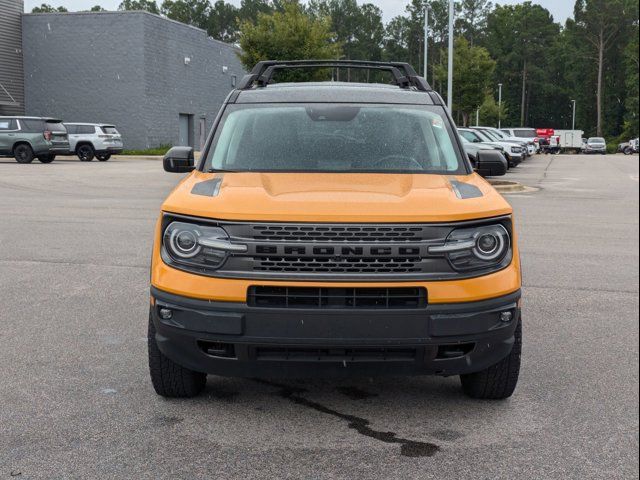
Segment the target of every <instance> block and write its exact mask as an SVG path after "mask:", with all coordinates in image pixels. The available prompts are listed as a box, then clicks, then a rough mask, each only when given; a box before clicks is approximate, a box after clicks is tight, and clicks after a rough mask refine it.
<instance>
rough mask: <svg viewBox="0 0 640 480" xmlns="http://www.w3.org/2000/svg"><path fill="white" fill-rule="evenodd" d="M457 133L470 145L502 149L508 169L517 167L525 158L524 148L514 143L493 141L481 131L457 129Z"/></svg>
mask: <svg viewBox="0 0 640 480" xmlns="http://www.w3.org/2000/svg"><path fill="white" fill-rule="evenodd" d="M458 133H459V134H460V136H462V137H463V138H466V139H467V140H468V141H469V142H471V143H483V144H485V145H493V146H498V147H502V149H503V153H504V156H505V157H506V159H507V162H508V163H509V166H510V167H517V166H518V165H519V164H520V163H522V161H523V160H524V158H525V154H526V151H527V149H526V147H525V146H520V145H516V144H515V143H511V142H506V141H500V140H495V139H494V138H491V137H490V136H489V135H487V134H486V133H485V132H483V131H481V130H474V129H471V128H458Z"/></svg>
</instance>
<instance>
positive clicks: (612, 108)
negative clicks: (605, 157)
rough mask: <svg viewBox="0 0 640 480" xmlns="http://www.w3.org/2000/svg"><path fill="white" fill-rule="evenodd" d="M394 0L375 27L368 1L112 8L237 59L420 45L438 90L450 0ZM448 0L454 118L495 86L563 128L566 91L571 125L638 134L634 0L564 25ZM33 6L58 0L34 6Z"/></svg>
mask: <svg viewBox="0 0 640 480" xmlns="http://www.w3.org/2000/svg"><path fill="white" fill-rule="evenodd" d="M397 1H405V2H406V3H407V6H406V9H405V13H404V14H403V15H400V16H397V17H395V18H393V19H391V20H390V21H389V22H388V23H387V24H386V25H385V24H384V22H383V19H382V12H381V10H380V8H378V7H377V6H375V5H374V4H373V0H307V1H304V2H303V1H299V0H241V1H240V3H239V5H238V4H237V3H236V2H234V3H232V2H231V1H230V0H158V2H156V1H154V0H123V1H122V3H121V4H120V6H119V9H120V10H146V11H149V12H152V13H155V14H158V15H163V16H166V17H168V18H171V19H173V20H178V21H180V22H184V23H187V24H190V25H194V26H196V27H199V28H202V29H204V30H206V31H207V32H208V34H209V35H210V36H211V37H213V38H215V39H218V40H222V41H225V42H230V43H234V44H238V45H240V46H241V47H242V49H243V53H242V61H243V63H244V65H245V66H246V67H247V68H249V67H251V66H252V65H253V63H254V62H255V61H257V60H259V59H264V58H276V59H290V58H302V59H304V58H307V59H308V58H314V57H315V58H338V57H340V58H347V59H360V60H393V61H405V62H409V63H411V64H412V65H413V66H414V67H415V68H416V70H417V71H418V72H420V73H423V72H424V53H425V48H427V49H428V54H429V55H428V56H429V64H428V65H427V79H428V81H429V82H430V83H431V84H432V86H433V87H434V88H435V89H436V90H438V91H440V92H445V91H446V89H447V88H446V87H447V86H446V82H447V76H446V74H445V72H446V65H447V49H446V44H447V40H448V3H449V0H397ZM455 7H456V9H455V14H456V18H455V32H454V34H455V37H456V53H455V59H454V60H455V61H454V65H455V67H454V68H455V71H454V85H453V89H454V99H453V100H454V117H455V118H456V119H458V120H459V121H460V122H463V123H466V122H471V121H472V120H473V119H474V113H475V111H476V110H477V109H478V108H479V109H480V118H481V119H483V121H484V122H492V124H496V122H497V116H498V109H499V106H498V103H497V89H498V87H497V86H498V84H502V85H503V89H502V92H503V101H502V105H501V111H500V117H501V119H502V124H503V125H505V126H520V125H521V126H534V127H551V128H569V127H570V126H571V124H572V118H571V117H572V100H575V101H576V106H577V112H576V113H577V118H576V127H577V128H580V129H582V130H585V131H586V133H587V135H592V134H596V133H598V134H602V135H604V136H607V137H617V136H622V137H623V138H624V137H629V138H630V137H633V136H637V135H638V119H639V117H640V115H639V112H638V97H639V95H638V80H639V79H638V23H639V22H638V1H637V0H575V8H574V15H573V18H570V19H568V20H567V22H566V23H565V24H564V25H561V24H560V23H558V22H556V21H555V20H554V18H553V15H552V12H550V11H549V10H547V9H545V8H543V7H542V6H540V5H538V4H536V3H535V2H532V1H525V2H522V3H518V4H514V5H494V4H493V3H492V2H491V1H490V0H456V3H455ZM427 8H428V11H429V33H428V41H427V43H426V45H425V41H424V20H425V9H427ZM99 9H100V6H99V5H96V6H95V7H93V8H92V10H95V11H99ZM33 11H34V12H57V11H65V9H64V8H62V7H60V8H54V7H52V6H50V5H48V4H43V5H41V6H40V7H36V8H34V9H33ZM354 78H355V79H358V80H360V79H361V78H360V77H359V76H352V77H351V79H352V80H353V79H354ZM367 80H372V81H373V80H379V78H378V77H376V76H375V75H374V76H372V77H367ZM627 139H628V138H627Z"/></svg>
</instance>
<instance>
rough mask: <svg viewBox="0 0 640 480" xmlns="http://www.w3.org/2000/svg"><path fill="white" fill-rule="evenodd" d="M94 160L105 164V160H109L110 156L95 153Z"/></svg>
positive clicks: (108, 154)
mask: <svg viewBox="0 0 640 480" xmlns="http://www.w3.org/2000/svg"><path fill="white" fill-rule="evenodd" d="M96 158H97V159H98V160H99V161H100V162H106V161H107V160H109V159H110V158H111V154H110V153H96Z"/></svg>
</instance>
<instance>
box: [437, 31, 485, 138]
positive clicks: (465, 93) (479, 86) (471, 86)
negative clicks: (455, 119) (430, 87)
mask: <svg viewBox="0 0 640 480" xmlns="http://www.w3.org/2000/svg"><path fill="white" fill-rule="evenodd" d="M453 64H454V68H453V85H454V95H453V110H454V113H455V114H457V115H459V116H460V117H461V118H462V124H463V125H464V126H465V127H466V126H468V125H469V120H470V118H471V116H472V115H473V114H474V113H475V111H476V110H477V109H478V108H479V107H480V105H482V104H483V102H484V101H485V99H486V95H487V92H488V91H489V88H490V86H491V82H492V79H493V72H494V70H495V67H496V62H495V60H493V59H492V58H491V56H490V55H489V52H488V51H487V50H486V49H485V48H483V47H477V46H475V47H474V46H472V45H471V44H470V43H469V42H468V41H467V40H466V39H465V38H463V37H460V38H457V39H456V41H455V48H454V53H453ZM436 77H438V78H439V80H440V81H441V82H444V81H445V79H446V78H447V69H446V67H444V66H443V67H437V69H436Z"/></svg>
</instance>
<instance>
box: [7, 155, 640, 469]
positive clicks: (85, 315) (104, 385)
mask: <svg viewBox="0 0 640 480" xmlns="http://www.w3.org/2000/svg"><path fill="white" fill-rule="evenodd" d="M178 179H179V176H176V175H171V174H167V173H164V172H163V171H162V167H161V164H160V163H159V162H157V161H152V160H139V161H135V160H121V159H114V160H111V161H109V162H106V163H102V162H100V163H98V162H91V163H80V162H78V161H77V160H74V159H68V160H56V161H55V162H54V163H52V164H50V165H41V164H39V163H38V162H34V163H33V164H31V165H18V164H16V163H15V162H13V161H12V160H10V159H2V160H0V205H1V212H2V214H1V222H0V299H2V306H1V308H0V322H1V328H0V365H2V368H1V370H0V478H9V477H11V476H14V477H15V476H19V478H25V479H27V478H28V479H31V478H47V479H49V478H243V479H253V478H255V479H267V478H274V479H275V478H277V479H280V478H292V479H298V478H304V479H327V478H339V479H369V478H370V479H374V478H376V479H377V478H388V479H414V478H415V479H424V478H434V479H449V478H451V479H460V478H480V479H489V478H490V479H514V478H529V479H538V478H557V479H573V478H575V479H591V478H593V479H601V478H607V479H618V478H619V479H630V478H637V477H638V214H639V210H638V157H637V156H630V157H625V156H618V155H616V156H606V157H604V156H603V157H601V156H597V157H586V156H565V155H559V156H537V157H535V158H532V159H530V160H528V161H527V162H525V163H524V164H523V165H521V166H520V167H518V168H517V169H516V170H515V172H513V173H511V174H510V178H509V179H515V180H518V181H521V182H523V183H525V184H527V185H529V186H532V187H538V188H540V190H539V191H537V192H533V193H526V194H519V195H511V196H509V197H508V199H509V201H510V202H511V203H512V204H513V206H514V208H515V211H516V215H517V226H518V228H519V231H520V237H521V238H520V242H521V250H522V260H523V266H524V275H525V276H524V313H523V314H524V328H525V333H524V353H523V370H522V375H521V380H520V384H519V388H518V390H517V391H516V394H515V395H514V397H513V398H512V399H510V400H508V401H504V402H479V401H473V400H470V399H467V398H465V397H464V396H463V395H462V393H461V390H460V388H459V381H458V379H457V378H435V377H434V378H432V377H426V378H422V377H418V378H403V377H392V378H377V379H366V378H365V379H355V380H340V381H329V380H307V381H304V380H302V381H289V382H278V383H274V382H257V381H254V380H249V379H224V378H211V377H210V378H209V383H208V386H207V390H206V392H205V394H204V395H203V396H201V397H200V398H197V399H194V400H186V401H185V400H175V401H173V400H172V401H169V400H164V399H162V398H160V397H158V396H156V395H155V393H154V392H153V389H152V387H151V384H150V381H149V377H148V372H147V359H146V355H147V352H146V328H147V309H148V279H149V272H148V263H149V258H150V249H151V242H152V231H153V226H154V223H155V220H156V216H157V213H158V208H159V206H160V204H161V201H162V199H163V198H164V197H165V195H166V194H167V193H168V192H169V191H170V189H171V188H172V186H173V185H175V183H176V182H177V181H178Z"/></svg>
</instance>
